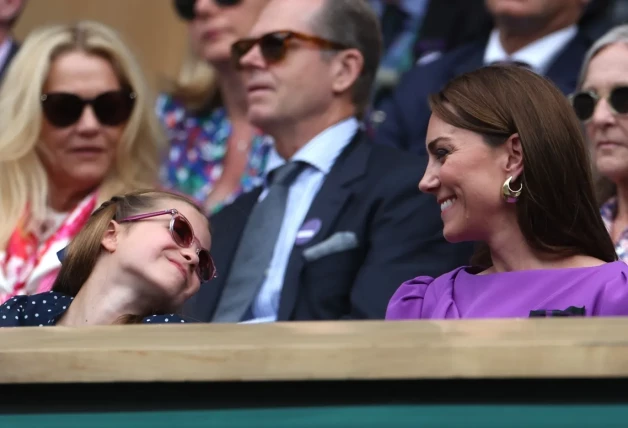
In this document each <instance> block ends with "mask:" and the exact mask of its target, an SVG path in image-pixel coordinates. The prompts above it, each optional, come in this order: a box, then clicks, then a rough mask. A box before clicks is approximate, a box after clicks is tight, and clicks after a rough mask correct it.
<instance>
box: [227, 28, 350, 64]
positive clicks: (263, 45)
mask: <svg viewBox="0 0 628 428" xmlns="http://www.w3.org/2000/svg"><path fill="white" fill-rule="evenodd" d="M294 39H296V40H302V41H305V42H310V43H314V44H315V45H317V46H318V47H320V48H321V49H336V50H342V49H348V48H349V47H348V46H345V45H343V44H342V43H337V42H333V41H331V40H327V39H323V38H320V37H316V36H310V35H307V34H302V33H297V32H294V31H288V30H285V31H274V32H272V33H267V34H264V35H263V36H261V37H257V38H251V39H241V40H238V41H237V42H235V43H234V44H233V45H231V60H232V61H233V64H234V65H235V66H236V68H241V64H240V61H241V60H242V58H243V57H244V55H246V54H247V52H249V51H250V50H251V49H253V47H255V45H258V44H259V47H260V51H261V52H262V56H263V57H264V61H266V63H267V64H274V63H277V62H279V61H281V60H283V59H284V58H285V57H286V54H287V53H288V47H289V43H290V40H294Z"/></svg>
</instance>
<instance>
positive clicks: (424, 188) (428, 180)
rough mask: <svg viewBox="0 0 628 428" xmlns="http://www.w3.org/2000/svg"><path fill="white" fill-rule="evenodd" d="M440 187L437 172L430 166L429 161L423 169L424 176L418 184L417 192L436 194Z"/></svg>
mask: <svg viewBox="0 0 628 428" xmlns="http://www.w3.org/2000/svg"><path fill="white" fill-rule="evenodd" d="M438 186H440V179H439V177H438V170H437V169H436V167H435V166H433V165H432V161H430V162H429V163H428V165H427V168H426V169H425V174H423V178H421V181H420V182H419V190H421V192H423V193H436V191H437V190H438Z"/></svg>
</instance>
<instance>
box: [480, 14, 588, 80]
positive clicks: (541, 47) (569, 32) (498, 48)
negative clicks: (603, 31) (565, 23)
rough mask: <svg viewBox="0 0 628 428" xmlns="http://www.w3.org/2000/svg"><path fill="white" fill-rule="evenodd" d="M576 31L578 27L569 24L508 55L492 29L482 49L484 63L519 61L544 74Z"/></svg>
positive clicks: (496, 31) (495, 31) (497, 34)
mask: <svg viewBox="0 0 628 428" xmlns="http://www.w3.org/2000/svg"><path fill="white" fill-rule="evenodd" d="M577 33H578V27H577V26H576V25H571V26H569V27H566V28H563V29H561V30H558V31H555V32H553V33H550V34H548V35H547V36H545V37H542V38H540V39H538V40H536V41H534V42H532V43H530V44H529V45H527V46H524V47H523V48H521V49H519V50H518V51H517V52H515V53H513V54H512V55H510V56H509V55H508V54H507V53H506V51H505V50H504V48H503V47H502V44H501V42H500V40H499V30H498V29H493V31H492V32H491V35H490V37H489V39H488V43H487V45H486V50H485V51H484V64H485V65H489V64H492V63H494V62H499V61H509V60H514V61H521V62H524V63H526V64H529V65H530V67H532V70H534V71H535V72H537V73H539V74H545V72H546V71H547V69H548V68H549V65H550V63H551V62H552V60H553V59H554V57H555V56H556V55H557V54H558V53H559V52H560V51H561V50H563V48H564V47H565V46H567V44H568V43H569V42H570V41H571V39H573V38H574V37H575V36H576V34H577Z"/></svg>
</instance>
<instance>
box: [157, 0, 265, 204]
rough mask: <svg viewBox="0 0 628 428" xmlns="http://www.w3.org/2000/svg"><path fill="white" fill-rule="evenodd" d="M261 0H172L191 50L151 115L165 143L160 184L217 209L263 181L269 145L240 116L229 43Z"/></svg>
mask: <svg viewBox="0 0 628 428" xmlns="http://www.w3.org/2000/svg"><path fill="white" fill-rule="evenodd" d="M266 3H267V1H266V0H175V2H174V5H175V8H176V10H177V13H178V15H179V17H181V18H182V19H184V20H186V21H187V22H188V31H189V35H190V45H191V46H190V52H189V56H188V58H187V59H186V61H185V62H184V64H183V67H182V69H181V72H180V76H179V78H178V81H177V82H176V83H174V84H172V85H169V86H171V87H169V88H168V91H167V92H166V93H164V94H162V96H160V98H159V100H158V103H157V114H158V116H159V118H160V119H161V121H162V123H163V125H164V126H165V128H166V130H167V133H168V140H169V143H170V150H169V154H168V158H167V159H166V160H165V162H164V164H163V167H162V175H161V179H162V183H163V184H164V186H165V187H166V188H168V189H170V190H172V191H175V192H179V193H183V194H186V195H189V196H191V197H192V198H194V199H195V200H196V201H197V202H198V203H199V204H201V205H203V206H204V208H205V211H206V213H207V214H212V213H215V212H217V211H218V210H219V209H220V208H221V207H223V206H224V205H225V204H228V203H230V202H232V201H233V200H234V199H235V198H236V197H237V196H238V195H240V194H241V193H243V192H247V191H249V190H251V189H252V188H254V187H256V186H258V185H260V184H261V183H262V177H263V174H264V169H265V166H266V158H267V155H268V151H269V148H270V145H271V140H270V138H269V137H265V136H264V135H262V134H261V133H260V132H259V131H258V130H257V129H255V128H254V127H253V126H252V125H251V124H250V123H249V121H248V119H247V106H246V90H245V88H244V86H243V84H242V82H241V80H240V75H239V73H238V70H236V68H235V67H234V65H233V63H232V62H231V45H232V44H233V42H235V41H236V40H238V39H240V38H242V37H246V36H247V35H248V32H249V31H250V29H251V28H252V26H253V24H254V23H255V21H256V20H257V17H258V16H259V13H260V12H261V10H262V9H263V8H264V6H265V5H266Z"/></svg>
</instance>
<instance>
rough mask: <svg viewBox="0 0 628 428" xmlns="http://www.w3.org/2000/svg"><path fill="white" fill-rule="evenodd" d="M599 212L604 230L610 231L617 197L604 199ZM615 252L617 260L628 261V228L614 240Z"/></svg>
mask: <svg viewBox="0 0 628 428" xmlns="http://www.w3.org/2000/svg"><path fill="white" fill-rule="evenodd" d="M600 212H601V214H602V220H604V225H605V226H606V230H608V233H611V228H612V226H613V220H615V214H616V213H617V198H615V197H613V198H610V199H609V200H608V201H606V202H605V203H604V205H602V208H600ZM615 252H616V253H617V257H619V260H622V261H623V262H625V263H628V229H627V230H624V231H623V232H622V233H621V235H620V236H619V240H618V241H617V242H615Z"/></svg>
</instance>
